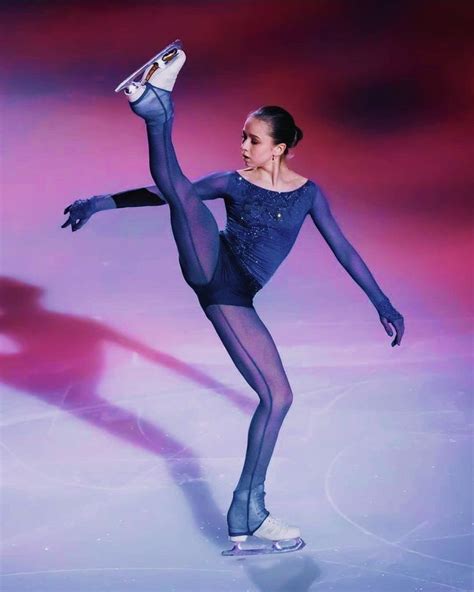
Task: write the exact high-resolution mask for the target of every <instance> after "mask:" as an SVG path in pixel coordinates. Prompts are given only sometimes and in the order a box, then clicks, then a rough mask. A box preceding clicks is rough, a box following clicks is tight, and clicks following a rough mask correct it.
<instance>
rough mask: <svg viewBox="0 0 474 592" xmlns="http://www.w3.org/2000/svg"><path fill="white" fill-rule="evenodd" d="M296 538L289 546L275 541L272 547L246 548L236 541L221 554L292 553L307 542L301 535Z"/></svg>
mask: <svg viewBox="0 0 474 592" xmlns="http://www.w3.org/2000/svg"><path fill="white" fill-rule="evenodd" d="M294 540H295V543H294V544H293V545H289V546H288V547H286V546H284V545H282V544H281V541H274V542H273V544H272V546H271V547H260V548H256V549H244V548H242V547H241V544H242V543H236V544H235V545H234V546H233V547H232V549H228V550H227V551H222V552H221V554H222V555H224V557H230V556H237V557H241V556H243V555H270V554H273V555H275V554H278V553H291V552H292V551H299V550H300V549H302V548H303V547H305V546H306V543H305V542H304V541H303V539H302V538H301V537H298V538H296V539H294Z"/></svg>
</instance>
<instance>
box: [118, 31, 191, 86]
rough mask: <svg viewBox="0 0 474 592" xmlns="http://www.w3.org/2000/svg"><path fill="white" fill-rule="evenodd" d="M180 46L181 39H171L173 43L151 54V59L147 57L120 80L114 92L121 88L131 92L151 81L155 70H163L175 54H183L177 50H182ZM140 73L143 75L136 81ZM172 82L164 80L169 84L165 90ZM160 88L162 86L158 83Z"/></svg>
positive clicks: (181, 45)
mask: <svg viewBox="0 0 474 592" xmlns="http://www.w3.org/2000/svg"><path fill="white" fill-rule="evenodd" d="M182 48H183V44H182V42H181V40H180V39H176V40H175V41H173V43H170V44H169V45H167V46H166V47H165V48H164V49H162V50H161V51H160V52H159V53H157V54H156V55H155V56H153V57H152V58H151V59H149V60H148V61H147V62H146V63H145V64H143V66H141V67H140V68H138V70H135V72H134V73H133V74H130V76H128V78H126V79H125V80H124V81H123V82H121V83H120V84H119V85H118V86H117V88H116V89H115V92H116V93H118V92H120V91H122V90H123V91H125V93H126V94H131V93H133V92H134V91H136V89H139V88H140V87H143V86H144V85H145V83H146V82H149V81H150V82H151V83H152V82H153V81H152V80H151V78H152V76H153V74H155V72H156V71H157V70H164V69H165V68H166V67H167V65H168V64H169V62H171V61H172V60H173V59H174V58H175V57H176V56H177V54H179V53H181V54H182V55H183V56H184V52H183V51H181V52H180V51H179V50H182ZM183 61H184V60H183ZM141 74H143V76H142V77H141V78H140V80H139V81H137V80H136V79H137V78H138V77H139V76H140V75H141ZM176 75H177V73H176ZM175 79H176V77H175ZM173 84H174V80H170V81H168V82H165V83H164V85H165V86H168V87H169V86H171V88H167V89H165V90H172V86H173ZM160 88H164V86H161V85H160Z"/></svg>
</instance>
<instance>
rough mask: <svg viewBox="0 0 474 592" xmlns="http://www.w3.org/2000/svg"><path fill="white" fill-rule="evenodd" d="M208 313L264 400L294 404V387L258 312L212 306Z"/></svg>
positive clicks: (249, 380)
mask: <svg viewBox="0 0 474 592" xmlns="http://www.w3.org/2000/svg"><path fill="white" fill-rule="evenodd" d="M205 313H206V316H207V318H208V319H209V320H210V321H211V323H212V324H213V326H214V328H215V330H216V332H217V334H218V335H219V337H220V339H221V341H222V343H223V344H224V346H225V348H226V350H227V351H228V353H229V354H230V356H231V358H232V360H233V362H234V363H235V365H236V367H237V368H238V370H239V371H240V373H241V374H242V375H243V377H244V378H245V379H246V380H247V382H248V383H249V384H250V386H251V387H252V388H253V389H254V390H255V391H256V392H257V393H258V394H259V395H260V396H263V397H265V396H271V398H272V399H273V400H274V399H275V397H281V398H282V399H284V400H285V402H291V398H292V392H291V387H290V384H289V381H288V377H287V375H286V372H285V369H284V368H283V363H282V361H281V357H280V354H279V352H278V350H277V347H276V345H275V342H274V341H273V338H272V336H271V334H270V332H269V330H268V329H267V327H266V326H265V324H264V323H263V321H262V319H261V318H260V317H259V316H258V314H257V312H256V310H255V309H254V308H247V307H244V306H234V305H230V304H211V305H209V306H208V307H206V311H205ZM289 400H290V401H289Z"/></svg>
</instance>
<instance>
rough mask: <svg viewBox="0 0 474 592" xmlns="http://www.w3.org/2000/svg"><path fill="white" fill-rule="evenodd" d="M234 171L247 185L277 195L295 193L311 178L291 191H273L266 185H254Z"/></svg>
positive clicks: (309, 181)
mask: <svg viewBox="0 0 474 592" xmlns="http://www.w3.org/2000/svg"><path fill="white" fill-rule="evenodd" d="M234 173H235V174H236V175H237V176H238V177H239V178H240V179H243V180H244V181H245V182H246V183H248V184H249V185H252V186H253V187H256V188H257V189H263V191H268V192H269V193H278V195H281V194H286V193H295V191H300V190H301V189H303V187H306V185H308V184H309V183H311V180H310V179H306V181H305V182H304V183H303V185H300V186H299V187H297V188H296V189H292V190H291V191H275V190H274V189H267V188H266V187H261V186H260V185H256V184H255V183H252V182H251V181H249V180H248V179H246V178H245V177H243V176H242V175H241V174H240V173H239V172H237V171H234Z"/></svg>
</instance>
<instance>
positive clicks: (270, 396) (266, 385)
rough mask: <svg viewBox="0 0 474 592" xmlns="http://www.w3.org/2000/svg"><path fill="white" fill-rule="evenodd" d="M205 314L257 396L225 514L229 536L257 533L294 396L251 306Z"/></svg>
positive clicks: (225, 307)
mask: <svg viewBox="0 0 474 592" xmlns="http://www.w3.org/2000/svg"><path fill="white" fill-rule="evenodd" d="M206 316H207V317H208V318H209V320H210V321H211V322H212V324H213V326H214V328H215V329H216V331H217V333H218V335H219V337H220V338H221V340H222V342H223V344H224V346H225V348H226V349H227V351H228V353H229V354H230V356H231V358H232V360H233V362H234V364H235V365H236V367H237V368H238V370H239V371H240V372H241V374H242V375H243V376H244V378H245V379H246V380H247V382H248V383H249V385H250V386H251V387H252V388H253V389H254V390H255V392H256V393H257V394H258V396H259V398H260V402H259V404H258V406H257V409H256V410H255V413H254V415H253V417H252V420H251V422H250V428H249V433H248V440H247V451H246V455H245V462H244V467H243V470H242V474H241V476H240V479H239V482H238V484H237V487H236V489H235V492H234V499H233V502H232V505H231V507H230V509H229V513H228V516H227V520H228V525H229V532H230V534H233V535H237V534H248V533H252V532H253V531H255V530H257V529H258V527H259V526H260V525H261V523H262V522H263V520H264V519H265V518H266V517H267V516H268V514H269V512H268V511H267V510H266V509H265V507H264V499H263V496H264V491H263V486H264V481H265V478H266V473H267V468H268V465H269V463H270V460H271V457H272V453H273V450H274V448H275V444H276V441H277V438H278V434H279V431H280V428H281V425H282V423H283V420H284V418H285V416H286V414H287V412H288V410H289V408H290V406H291V403H292V401H293V393H292V391H291V387H290V384H289V382H288V378H287V376H286V373H285V370H284V368H283V365H282V362H281V358H280V355H279V353H278V350H277V348H276V346H275V343H274V341H273V339H272V336H271V335H270V333H269V331H268V329H267V328H266V326H265V325H264V323H263V322H262V320H261V319H260V317H259V316H258V314H257V312H256V311H255V309H254V308H245V307H240V306H230V305H222V304H219V305H217V304H212V305H210V306H208V307H207V308H206Z"/></svg>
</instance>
